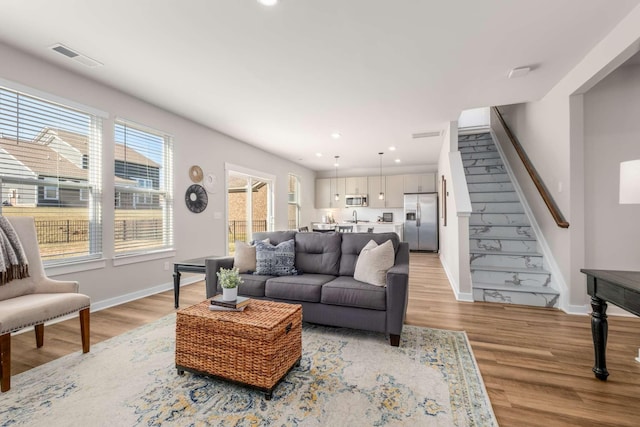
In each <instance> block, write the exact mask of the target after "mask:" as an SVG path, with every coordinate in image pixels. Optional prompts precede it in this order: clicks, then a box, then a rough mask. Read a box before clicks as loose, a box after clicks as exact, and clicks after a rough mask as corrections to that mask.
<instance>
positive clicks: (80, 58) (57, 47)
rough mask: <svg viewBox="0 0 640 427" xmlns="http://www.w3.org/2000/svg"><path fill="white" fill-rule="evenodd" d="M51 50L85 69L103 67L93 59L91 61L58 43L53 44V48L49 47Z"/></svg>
mask: <svg viewBox="0 0 640 427" xmlns="http://www.w3.org/2000/svg"><path fill="white" fill-rule="evenodd" d="M51 50H53V51H55V52H58V53H59V54H61V55H64V56H66V57H67V58H69V59H73V60H74V61H77V62H79V63H81V64H82V65H84V66H86V67H91V68H93V67H100V66H102V65H103V64H102V63H101V62H98V61H96V60H95V59H91V58H89V57H88V56H86V55H83V54H81V53H80V52H77V51H75V50H73V49H70V48H69V47H67V46H65V45H63V44H60V43H58V44H54V45H53V46H51Z"/></svg>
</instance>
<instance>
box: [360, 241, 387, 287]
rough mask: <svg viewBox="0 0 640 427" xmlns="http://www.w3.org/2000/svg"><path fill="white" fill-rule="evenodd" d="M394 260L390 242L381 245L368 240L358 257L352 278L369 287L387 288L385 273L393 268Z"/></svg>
mask: <svg viewBox="0 0 640 427" xmlns="http://www.w3.org/2000/svg"><path fill="white" fill-rule="evenodd" d="M394 259H395V254H394V253H393V244H392V243H391V240H387V241H386V242H384V243H383V244H381V245H378V244H377V243H376V242H374V241H373V240H370V241H369V243H367V244H366V245H365V247H364V248H362V251H361V252H360V255H359V256H358V261H357V262H356V270H355V272H354V273H353V278H354V279H356V280H358V281H360V282H365V283H368V284H370V285H376V286H387V271H388V270H389V269H390V268H391V267H393V262H394Z"/></svg>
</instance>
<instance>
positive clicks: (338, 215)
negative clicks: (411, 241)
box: [315, 208, 404, 223]
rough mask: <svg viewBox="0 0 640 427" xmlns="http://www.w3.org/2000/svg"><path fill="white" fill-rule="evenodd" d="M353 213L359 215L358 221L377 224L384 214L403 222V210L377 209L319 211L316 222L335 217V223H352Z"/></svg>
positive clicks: (395, 220)
mask: <svg viewBox="0 0 640 427" xmlns="http://www.w3.org/2000/svg"><path fill="white" fill-rule="evenodd" d="M353 211H356V212H357V213H358V221H369V222H376V221H377V220H378V217H380V218H381V219H382V214H383V213H384V212H391V213H393V222H402V221H403V218H402V215H403V212H404V211H403V209H398V208H395V209H377V208H342V209H317V215H316V221H315V222H322V217H323V216H324V217H328V216H331V215H333V219H334V221H335V222H338V223H340V222H345V221H352V220H353V219H354V218H353Z"/></svg>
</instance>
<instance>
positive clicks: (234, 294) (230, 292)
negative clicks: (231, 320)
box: [222, 287, 238, 301]
mask: <svg viewBox="0 0 640 427" xmlns="http://www.w3.org/2000/svg"><path fill="white" fill-rule="evenodd" d="M222 299H223V300H225V301H235V300H237V299H238V288H237V287H235V288H222Z"/></svg>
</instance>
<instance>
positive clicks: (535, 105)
mask: <svg viewBox="0 0 640 427" xmlns="http://www.w3.org/2000/svg"><path fill="white" fill-rule="evenodd" d="M639 49H640V6H638V7H636V8H635V9H634V10H633V11H632V12H631V13H630V14H629V15H627V17H625V19H624V20H622V21H621V22H620V24H619V25H618V26H617V27H616V28H614V29H613V30H612V32H611V33H610V34H608V35H607V36H606V37H605V38H604V39H603V40H602V41H601V42H600V43H599V44H598V45H596V47H595V48H594V49H593V50H592V51H591V52H589V53H588V54H587V55H586V56H585V58H584V59H583V60H582V61H581V62H580V63H579V64H578V65H577V66H576V67H575V68H574V69H573V70H571V71H570V72H569V73H568V74H567V76H565V77H564V78H563V79H562V80H561V81H560V82H559V83H558V84H557V85H556V86H555V87H554V88H553V89H552V90H551V91H550V92H549V93H548V94H547V95H546V96H545V97H544V98H543V99H541V100H540V101H538V102H531V103H527V104H521V105H516V106H506V107H501V111H502V112H503V115H504V116H505V120H506V121H507V123H508V125H509V126H510V127H511V129H512V131H513V132H514V134H515V135H516V136H517V138H518V140H519V141H520V143H521V144H522V146H523V147H524V149H525V151H526V152H527V155H528V156H529V158H530V159H531V160H532V163H533V164H534V166H535V167H536V169H537V170H538V172H539V174H540V176H541V177H542V180H543V181H544V182H545V183H546V185H547V187H548V189H549V190H550V192H551V194H552V196H553V197H554V199H555V201H556V203H557V204H558V206H559V208H560V210H561V211H562V213H563V214H564V215H565V217H566V218H567V220H568V221H569V223H570V227H569V228H568V229H562V228H559V227H558V226H557V225H556V224H555V221H553V219H552V218H551V215H550V214H549V213H548V210H547V208H546V206H545V205H544V202H543V201H542V198H541V197H540V196H539V194H538V193H537V190H536V189H535V187H534V186H533V183H532V182H531V180H530V178H528V177H526V176H525V173H524V170H523V168H521V167H520V166H517V165H518V164H519V162H520V161H519V160H514V159H511V158H510V163H511V165H512V168H513V169H514V173H515V174H516V176H517V177H518V181H519V183H520V186H521V187H522V189H523V191H524V193H525V194H526V197H527V200H528V202H529V205H530V206H531V209H532V211H533V212H534V214H535V217H536V220H537V222H538V224H539V225H540V228H541V230H542V232H543V234H544V236H545V239H546V241H547V243H548V245H549V247H550V249H551V251H552V253H553V254H554V257H555V260H556V262H557V264H558V265H559V267H560V270H561V272H562V275H563V279H564V281H565V282H566V283H567V284H568V286H569V295H568V298H567V304H566V306H564V307H563V308H564V309H565V310H567V311H569V312H585V311H586V310H588V308H587V306H586V304H587V301H588V299H587V295H586V278H585V276H584V275H583V274H582V273H580V268H584V267H586V264H585V262H586V260H585V244H586V236H585V229H586V227H587V226H586V224H585V209H586V206H585V191H586V190H585V188H584V186H585V161H584V156H585V137H584V135H583V132H584V127H585V122H584V114H583V95H582V94H584V93H585V92H587V91H588V90H589V89H590V88H592V87H593V86H594V85H595V84H597V83H598V82H599V81H601V80H602V79H603V78H604V77H606V76H607V75H608V74H609V73H611V72H612V71H613V70H614V69H615V68H617V67H618V66H619V65H620V64H622V63H623V62H624V61H625V60H627V59H628V58H629V57H630V56H632V55H633V54H634V53H635V52H637V51H638V50H639ZM597 226H598V227H607V226H608V225H607V224H598V225H597Z"/></svg>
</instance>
